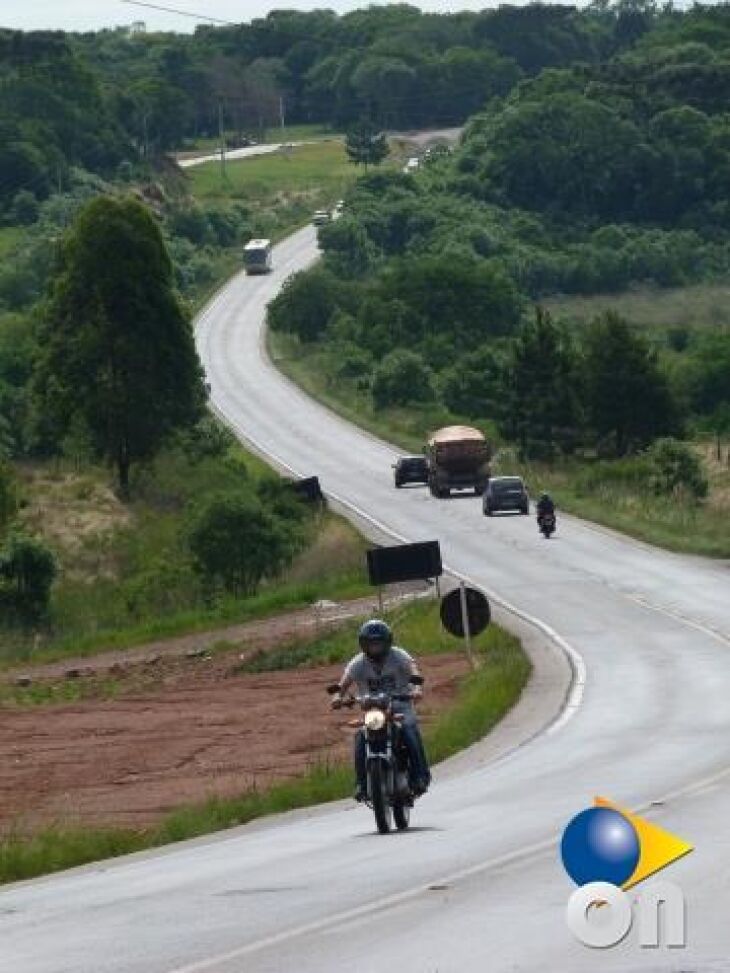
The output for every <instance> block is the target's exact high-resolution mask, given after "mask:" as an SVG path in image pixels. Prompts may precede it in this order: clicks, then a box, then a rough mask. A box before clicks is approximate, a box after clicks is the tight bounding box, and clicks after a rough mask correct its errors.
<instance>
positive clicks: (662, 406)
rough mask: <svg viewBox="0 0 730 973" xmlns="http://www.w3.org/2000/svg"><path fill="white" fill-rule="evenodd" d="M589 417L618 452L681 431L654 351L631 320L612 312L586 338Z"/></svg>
mask: <svg viewBox="0 0 730 973" xmlns="http://www.w3.org/2000/svg"><path fill="white" fill-rule="evenodd" d="M584 377H585V388H586V405H587V411H588V419H589V423H590V425H591V427H592V429H593V430H594V431H595V433H596V434H597V435H598V437H599V439H601V440H602V441H603V443H604V444H605V445H606V446H607V447H608V448H610V449H611V451H612V452H613V453H614V454H615V455H617V456H624V455H625V454H626V453H628V452H632V451H634V450H637V449H641V448H642V447H644V446H647V445H648V444H649V443H651V442H652V440H654V439H656V438H657V437H659V436H664V435H673V434H674V433H675V432H677V431H678V426H679V419H678V409H677V405H676V402H675V400H674V397H673V394H672V392H671V389H670V387H669V382H668V380H667V377H666V375H664V373H663V372H662V371H661V369H660V368H659V365H658V363H657V359H656V355H655V353H654V352H653V351H652V349H651V348H650V346H649V345H648V343H647V342H646V341H645V340H644V338H643V337H641V336H640V335H638V334H636V333H635V332H634V331H632V329H631V328H630V327H629V324H628V322H627V321H625V320H624V318H622V317H620V316H619V315H618V314H615V313H614V312H611V311H608V312H606V314H604V315H603V316H601V317H599V318H597V319H596V320H595V321H594V322H593V324H592V325H591V327H590V329H589V331H588V333H587V336H586V341H585V364H584Z"/></svg>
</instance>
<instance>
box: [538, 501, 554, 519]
mask: <svg viewBox="0 0 730 973" xmlns="http://www.w3.org/2000/svg"><path fill="white" fill-rule="evenodd" d="M548 515H552V516H553V517H554V516H555V504H554V503H553V498H552V497H551V496H550V494H549V493H541V494H540V499H539V500H538V501H537V522H538V524H539V523H540V521H541V520H542V518H543V517H545V516H548Z"/></svg>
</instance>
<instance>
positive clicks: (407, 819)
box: [393, 803, 411, 831]
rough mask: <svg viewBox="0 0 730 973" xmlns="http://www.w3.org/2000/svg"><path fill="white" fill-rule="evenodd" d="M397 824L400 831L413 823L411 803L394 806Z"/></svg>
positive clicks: (405, 829)
mask: <svg viewBox="0 0 730 973" xmlns="http://www.w3.org/2000/svg"><path fill="white" fill-rule="evenodd" d="M393 817H394V818H395V826H396V828H397V829H398V830H399V831H407V830H408V826H409V825H410V823H411V808H410V805H409V804H400V803H398V804H396V805H395V807H394V808H393Z"/></svg>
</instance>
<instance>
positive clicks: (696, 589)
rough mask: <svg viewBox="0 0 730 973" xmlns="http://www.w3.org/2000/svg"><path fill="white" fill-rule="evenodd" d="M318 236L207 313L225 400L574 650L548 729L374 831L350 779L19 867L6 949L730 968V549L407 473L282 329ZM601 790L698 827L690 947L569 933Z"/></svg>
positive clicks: (524, 716) (293, 465)
mask: <svg viewBox="0 0 730 973" xmlns="http://www.w3.org/2000/svg"><path fill="white" fill-rule="evenodd" d="M315 259H316V241H315V236H314V232H313V231H312V230H311V229H309V228H307V229H304V230H302V231H301V232H299V233H297V234H296V235H294V236H293V237H291V238H289V239H288V240H287V241H285V242H284V243H283V244H281V245H280V246H279V247H277V248H276V250H275V270H274V272H273V273H272V274H271V275H269V276H268V277H253V278H247V277H245V276H239V277H237V278H236V279H234V280H233V281H232V282H231V283H230V284H229V285H228V286H227V287H226V288H225V289H224V290H223V291H222V292H221V293H220V294H219V295H218V297H217V298H216V299H215V300H214V301H213V302H212V304H211V305H210V306H209V308H208V309H207V310H206V311H205V312H204V314H203V315H202V316H201V319H200V321H199V323H198V342H199V348H200V352H201V355H202V358H203V361H204V363H205V366H206V369H207V372H208V376H209V380H210V382H211V384H212V401H213V404H214V406H215V408H216V409H217V410H218V411H219V412H220V413H221V414H223V415H224V416H226V417H227V419H228V421H229V422H230V423H231V425H232V426H233V428H235V429H236V430H237V431H238V433H239V434H240V435H241V436H242V437H244V438H246V439H248V440H249V441H250V442H251V443H252V444H253V445H254V447H255V448H257V449H259V450H261V451H262V452H265V453H266V454H268V455H270V456H271V457H272V458H273V461H274V462H275V463H276V464H277V465H278V466H279V467H280V468H287V469H289V470H290V471H291V472H293V473H296V474H300V475H310V474H317V475H318V476H319V477H320V479H321V482H322V484H323V487H324V489H325V491H327V493H328V494H330V496H332V497H333V498H339V499H340V500H341V501H343V502H346V503H347V504H348V505H350V510H351V511H352V513H353V516H355V515H357V516H358V517H360V518H362V517H363V516H365V517H372V518H374V519H375V520H376V521H377V522H378V529H379V530H380V531H383V530H387V531H389V532H390V533H391V535H392V536H393V537H395V538H399V539H407V540H412V541H417V540H427V539H432V538H438V539H439V540H440V542H441V545H442V550H443V553H444V558H445V561H446V562H447V564H448V566H449V567H450V568H451V569H452V570H453V571H455V572H458V573H460V574H462V575H463V576H465V577H467V578H469V579H471V580H472V581H473V582H474V583H476V584H478V585H480V586H482V587H483V588H485V589H486V590H487V591H488V592H490V593H491V595H492V597H493V598H494V599H495V602H496V603H500V604H506V605H507V606H513V607H514V608H515V609H516V610H517V611H518V612H519V614H520V616H521V618H522V621H521V623H520V624H521V625H522V627H523V629H524V626H525V619H528V620H529V619H532V620H534V622H535V623H536V625H537V626H538V629H537V630H538V631H539V632H540V639H541V640H542V643H543V645H548V646H551V651H552V652H553V653H554V655H555V657H556V658H561V659H563V658H564V657H565V654H566V653H567V654H568V655H569V657H570V659H571V665H572V667H573V673H574V678H573V683H572V687H571V690H570V693H569V695H568V697H567V699H566V700H565V706H564V707H563V708H562V709H561V710H560V711H559V712H558V706H557V704H556V703H551V704H550V706H548V707H547V708H548V709H552V710H554V712H552V716H553V717H554V719H552V720H551V719H550V718H549V716H550V714H548V715H546V718H545V719H544V720H542V719H541V722H542V723H545V726H544V729H543V732H540V733H537V734H534V726H533V727H532V728H531V729H529V732H528V727H529V724H530V716H531V711H532V715H533V724H534V716H535V714H536V713H537V712H538V711H539V708H540V705H541V698H542V697H541V695H540V693H539V692H536V691H535V687H533V689H532V690H531V691H530V692H529V693H528V694H527V695H526V697H525V703H523V705H522V707H521V709H520V711H519V714H520V715H519V717H517V716H516V717H515V718H514V719H513V723H515V722H517V723H520V722H521V726H520V725H518V726H513V727H512V729H513V734H514V740H515V741H519V740H520V739H521V738H525V737H531V738H530V739H528V740H524V741H523V743H522V745H521V746H515V747H514V748H513V749H512V750H511V752H509V753H507V754H506V755H503V756H502V757H501V758H500V759H497V760H493V761H491V762H489V761H485V760H484V759H481V760H479V759H470V756H469V755H468V754H467V755H466V756H465V757H464V758H462V759H461V761H460V762H459V761H457V763H456V769H455V770H452V772H451V773H450V774H447V775H444V776H443V777H442V778H441V779H440V780H439V781H438V783H437V784H436V786H435V787H434V788H433V789H432V791H431V793H430V794H428V795H427V796H426V797H425V798H424V799H423V800H422V801H421V802H420V803H419V804H418V805H417V807H416V810H415V812H414V815H413V824H414V828H413V830H412V831H411V832H410V833H407V834H403V835H393V836H388V837H381V836H378V835H376V834H374V833H373V825H372V820H371V818H370V816H369V814H368V812H367V811H366V810H365V809H362V808H357V807H354V806H350V805H348V804H347V803H340V804H337V805H333V806H331V807H328V808H322V809H316V810H314V811H311V812H307V813H295V814H292V815H288V816H284V817H282V818H277V819H271V820H268V821H265V822H261V823H259V824H255V825H252V826H249V827H247V828H242V829H238V830H237V831H236V832H231V833H228V834H224V835H221V836H217V837H215V838H212V839H208V840H203V841H197V842H191V843H187V844H185V845H180V846H177V847H172V848H169V849H166V850H164V851H161V852H159V853H153V854H145V855H142V856H134V857H131V858H129V859H123V860H119V861H116V862H109V863H104V864H103V865H101V866H96V867H92V868H87V869H81V870H78V871H76V872H69V873H67V874H65V875H59V876H55V877H50V878H48V879H45V880H42V881H37V882H31V883H26V884H22V885H17V886H15V887H9V888H7V889H5V890H4V891H3V892H2V893H0V970H2V971H8V973H10V971H12V973H122V971H124V973H203V971H211V973H244V971H245V973H263V971H271V973H288V971H297V973H310V971H311V973H330V971H341V970H352V971H357V973H371V971H376V970H377V971H380V970H383V969H386V968H393V969H397V970H401V971H404V973H436V971H438V973H457V971H458V973H464V971H469V973H470V971H477V970H479V971H481V970H485V971H487V970H488V971H490V973H502V971H504V973H507V971H510V973H511V971H532V970H535V971H546V973H547V971H550V973H554V971H555V973H557V971H561V973H563V971H572V973H591V971H593V970H597V971H603V970H610V971H622V973H624V971H632V970H657V971H659V970H661V971H675V973H679V971H685V973H690V971H699V970H702V971H719V970H730V773H729V770H730V701H729V699H728V696H729V692H728V690H729V688H730V598H729V597H728V592H729V591H730V586H729V584H728V582H729V580H730V568H729V567H728V565H727V564H726V563H725V564H723V563H711V562H707V561H704V560H701V559H697V558H691V557H679V556H675V555H672V554H668V553H663V552H661V551H657V550H654V549H652V548H650V547H648V546H646V545H642V544H640V543H637V542H633V541H631V540H627V539H624V538H622V537H620V536H618V535H616V534H614V533H612V532H610V531H606V530H602V529H600V528H597V527H594V526H592V525H589V524H585V523H582V522H580V521H578V520H575V519H573V518H569V517H567V516H561V515H559V522H558V531H557V534H556V535H555V537H554V538H553V539H551V540H550V541H545V540H543V539H542V538H541V537H540V536H539V534H538V532H537V528H536V525H535V522H534V519H533V517H529V518H528V517H521V516H500V517H494V518H491V519H487V518H484V517H483V516H482V514H481V509H480V503H479V502H478V500H477V499H476V498H474V497H463V498H454V499H452V500H444V501H437V500H434V499H433V498H431V497H430V496H429V495H428V493H427V491H426V490H424V489H419V488H414V489H404V490H400V491H396V490H395V489H394V488H393V485H392V470H391V468H390V464H391V462H392V460H393V457H394V455H395V454H396V450H394V449H393V448H392V447H390V446H388V445H387V444H385V443H382V442H380V441H378V440H376V439H374V438H373V437H371V436H368V435H365V434H363V433H362V432H359V431H358V430H357V429H355V428H353V427H352V426H350V425H348V424H347V423H345V422H343V421H342V420H341V419H339V418H337V417H336V416H334V415H333V414H331V413H329V412H328V411H326V410H325V409H323V408H322V407H320V406H318V405H317V404H315V403H314V402H312V401H310V400H308V399H307V398H306V397H305V396H304V395H303V394H302V393H301V392H299V391H298V390H297V389H296V388H295V387H294V386H293V385H292V384H290V383H289V382H288V381H286V380H285V379H284V378H282V377H281V375H280V374H279V373H278V372H277V371H276V370H275V369H274V367H273V366H272V365H271V364H270V363H269V361H268V360H267V357H266V355H265V352H264V350H263V343H262V335H263V319H264V310H265V306H266V303H267V302H268V301H269V300H270V299H271V297H272V296H273V295H274V294H275V293H276V291H277V289H278V288H279V287H280V285H281V283H282V282H283V281H284V280H285V279H286V277H287V275H288V274H290V273H291V272H293V271H295V270H298V269H300V268H302V267H305V266H307V265H308V264H310V263H311V262H312V261H313V260H315ZM373 529H375V528H373ZM546 651H547V650H546ZM538 688H539V684H538ZM546 692H547V690H546ZM556 698H557V697H556ZM545 699H546V700H548V701H549V694H548V695H547V696H545ZM323 705H326V702H325V700H324V698H323ZM302 719H306V714H302ZM275 729H276V728H275V727H272V732H275ZM477 752H478V748H477ZM595 794H602V795H605V796H607V797H610V798H612V799H613V800H615V801H617V802H618V803H620V804H623V805H624V806H627V807H631V808H634V809H637V810H639V809H643V810H644V811H645V812H646V814H647V816H648V817H650V818H651V819H652V820H654V821H656V822H657V823H659V824H661V825H663V826H664V827H666V828H669V829H672V830H674V831H676V832H677V833H678V834H680V835H681V836H682V837H684V838H686V839H687V840H688V841H691V842H692V843H693V844H694V845H695V846H696V850H695V851H694V852H693V853H692V854H690V855H689V856H687V857H686V858H684V859H682V860H681V861H680V862H678V863H676V864H675V865H673V866H672V867H671V868H670V869H669V870H668V871H667V873H666V877H667V878H669V879H671V880H672V881H674V882H675V883H678V884H679V885H680V886H681V887H682V889H683V890H684V894H685V896H686V901H687V938H688V944H687V947H686V948H685V949H671V950H670V949H667V948H664V947H660V948H658V949H645V948H641V947H640V946H639V944H638V940H637V937H636V935H635V933H634V932H632V933H631V934H630V935H629V937H628V938H627V939H626V940H625V941H624V943H622V944H621V945H620V946H618V947H616V948H614V949H611V950H600V951H599V950H589V949H587V948H586V947H585V946H583V945H581V944H579V943H578V942H576V941H575V940H574V939H573V938H572V937H571V934H570V933H569V932H568V930H567V927H566V923H565V917H564V913H565V907H566V903H567V900H568V897H569V895H570V893H571V892H572V890H573V886H572V883H571V882H570V880H569V879H568V878H567V876H566V875H565V873H564V871H563V869H562V866H561V864H560V861H559V856H558V851H557V844H558V842H559V839H560V836H561V833H562V830H563V828H564V826H565V825H566V823H567V822H568V820H569V819H570V818H571V817H572V816H573V815H574V814H575V813H577V812H578V811H580V810H582V809H583V808H584V807H586V806H587V805H588V804H590V803H591V801H592V798H593V796H594V795H595ZM647 884H649V883H647Z"/></svg>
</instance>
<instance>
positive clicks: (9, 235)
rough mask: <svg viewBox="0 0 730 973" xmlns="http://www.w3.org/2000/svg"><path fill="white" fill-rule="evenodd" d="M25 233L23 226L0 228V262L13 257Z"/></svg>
mask: <svg viewBox="0 0 730 973" xmlns="http://www.w3.org/2000/svg"><path fill="white" fill-rule="evenodd" d="M26 233H27V230H26V228H25V227H24V226H3V227H0V260H4V259H5V258H6V257H11V256H12V255H13V252H14V251H15V250H16V249H17V247H18V246H19V245H20V243H21V242H22V240H23V238H24V236H25V234H26Z"/></svg>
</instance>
